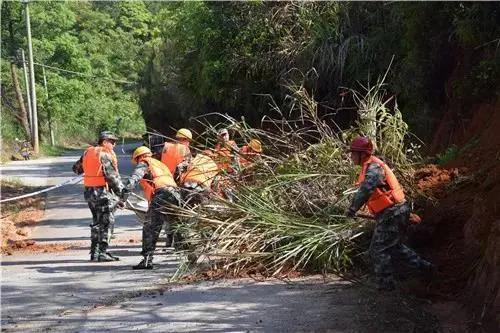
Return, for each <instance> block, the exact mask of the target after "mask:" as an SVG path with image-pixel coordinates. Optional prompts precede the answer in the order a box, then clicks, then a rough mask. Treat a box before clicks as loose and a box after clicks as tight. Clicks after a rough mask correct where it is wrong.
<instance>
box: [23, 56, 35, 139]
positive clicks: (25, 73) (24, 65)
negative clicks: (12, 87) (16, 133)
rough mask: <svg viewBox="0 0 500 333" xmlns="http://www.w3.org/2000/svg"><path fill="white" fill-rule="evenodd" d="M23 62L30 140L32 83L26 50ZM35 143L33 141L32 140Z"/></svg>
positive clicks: (31, 136)
mask: <svg viewBox="0 0 500 333" xmlns="http://www.w3.org/2000/svg"><path fill="white" fill-rule="evenodd" d="M21 61H22V62H23V71H24V82H25V85H26V100H27V101H28V103H27V104H28V120H29V122H30V129H31V132H30V138H33V111H32V108H31V95H30V81H29V78H28V75H29V73H28V67H26V58H25V56H24V49H21ZM31 141H33V140H31Z"/></svg>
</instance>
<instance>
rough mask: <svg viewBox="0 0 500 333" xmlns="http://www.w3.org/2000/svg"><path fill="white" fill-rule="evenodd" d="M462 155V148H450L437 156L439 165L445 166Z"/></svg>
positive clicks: (453, 146)
mask: <svg viewBox="0 0 500 333" xmlns="http://www.w3.org/2000/svg"><path fill="white" fill-rule="evenodd" d="M459 154H460V148H459V147H458V146H457V145H452V146H450V147H448V148H447V149H446V150H445V151H444V152H442V153H441V154H437V155H436V159H437V163H438V164H439V165H445V164H447V163H449V162H451V161H453V160H455V159H456V158H457V157H458V156H459Z"/></svg>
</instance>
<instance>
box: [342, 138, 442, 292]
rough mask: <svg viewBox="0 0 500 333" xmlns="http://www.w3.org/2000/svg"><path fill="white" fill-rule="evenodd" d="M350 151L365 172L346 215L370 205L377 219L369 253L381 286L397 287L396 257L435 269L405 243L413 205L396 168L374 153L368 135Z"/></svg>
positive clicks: (386, 288) (424, 268)
mask: <svg viewBox="0 0 500 333" xmlns="http://www.w3.org/2000/svg"><path fill="white" fill-rule="evenodd" d="M350 151H351V158H352V160H353V162H354V163H355V164H357V165H361V173H360V175H359V178H358V182H357V185H358V186H359V188H358V191H357V192H356V194H355V196H354V198H353V200H352V203H351V205H350V207H349V209H348V210H347V212H346V215H347V216H348V217H354V216H355V215H356V212H357V211H358V210H359V209H360V208H361V207H363V206H364V205H366V206H367V208H368V210H369V211H370V213H371V214H372V215H373V216H374V217H375V220H376V221H377V225H376V227H375V231H374V233H373V237H372V241H371V244H370V249H369V255H370V258H371V260H372V262H373V264H374V271H375V277H376V279H377V285H378V288H379V289H383V290H392V289H394V287H395V282H394V276H393V273H394V262H393V261H394V260H396V259H399V260H402V261H403V262H405V263H406V264H407V265H409V266H410V267H412V268H416V269H419V270H421V271H423V272H431V271H432V270H433V265H432V264H431V263H430V262H428V261H426V260H424V259H422V258H421V257H420V256H418V255H417V254H416V253H415V252H414V251H413V250H412V249H410V248H408V247H407V246H405V245H404V244H403V240H404V235H405V232H406V229H407V227H408V225H409V217H410V206H409V204H408V202H407V201H406V200H405V195H404V193H403V188H402V187H401V186H400V184H399V182H398V180H397V179H396V177H395V176H394V173H393V172H392V170H391V169H390V168H389V167H388V166H387V164H385V163H384V162H383V161H382V160H380V159H379V158H377V157H375V156H373V155H372V154H373V144H372V142H371V140H370V139H368V138H366V137H357V138H355V139H354V140H353V141H352V143H351V149H350Z"/></svg>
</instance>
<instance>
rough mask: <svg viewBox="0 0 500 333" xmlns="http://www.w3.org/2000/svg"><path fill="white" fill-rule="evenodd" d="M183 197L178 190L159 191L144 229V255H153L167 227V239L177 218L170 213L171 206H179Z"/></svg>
mask: <svg viewBox="0 0 500 333" xmlns="http://www.w3.org/2000/svg"><path fill="white" fill-rule="evenodd" d="M180 201H181V197H180V194H179V191H178V190H177V189H176V188H173V187H168V188H164V189H159V190H157V191H156V192H155V194H154V195H153V199H152V200H151V203H150V204H149V211H148V218H147V219H146V221H145V222H144V225H143V227H142V255H143V256H147V255H151V256H152V255H153V253H154V251H155V249H156V243H157V242H158V238H159V237H160V233H161V230H162V228H163V226H164V225H165V232H166V234H167V237H168V236H169V235H170V233H171V231H170V229H171V224H172V222H173V220H174V219H175V217H174V216H173V214H171V213H169V212H168V209H169V205H175V206H179V205H180Z"/></svg>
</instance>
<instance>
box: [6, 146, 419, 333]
mask: <svg viewBox="0 0 500 333" xmlns="http://www.w3.org/2000/svg"><path fill="white" fill-rule="evenodd" d="M127 148H129V149H130V148H131V146H128V147H126V149H127ZM117 150H118V151H120V147H118V149H117ZM80 153H81V152H77V151H76V152H74V153H71V154H68V155H66V156H63V157H57V158H49V159H43V160H35V161H26V162H25V161H19V162H12V163H9V164H7V165H3V166H1V167H0V171H1V172H2V177H6V178H16V179H17V180H20V181H22V182H24V183H25V184H27V185H33V186H46V185H53V184H57V183H60V182H62V181H65V180H67V179H70V178H72V177H74V174H73V173H72V171H71V165H72V163H73V162H74V161H75V160H77V159H78V157H79V154H80ZM118 155H119V167H120V171H121V173H122V174H123V175H128V174H130V173H131V171H132V165H131V163H130V155H129V154H128V153H125V154H124V153H121V152H120V153H119V154H118ZM82 192H83V187H82V185H81V184H77V185H68V186H66V187H63V188H60V189H57V190H55V191H53V192H50V193H49V194H48V195H47V206H46V211H45V215H44V217H43V219H42V221H41V222H40V223H39V224H38V226H37V227H35V229H34V230H33V234H32V237H33V239H34V240H35V241H36V242H38V243H39V244H53V243H61V242H62V243H65V244H69V245H71V246H72V247H73V248H72V249H71V250H66V251H62V252H57V253H44V252H41V253H33V252H15V253H14V254H13V255H11V256H4V257H3V258H2V286H1V301H2V304H1V327H2V332H51V331H53V332H137V331H141V332H377V331H380V330H379V329H382V331H384V332H413V331H421V330H419V329H418V328H419V327H420V326H418V325H419V324H418V323H417V322H415V320H414V319H411V318H410V319H407V318H406V319H405V318H404V316H402V317H401V316H399V317H398V316H395V315H394V314H393V313H392V312H391V313H390V314H389V315H388V318H389V319H388V320H387V323H389V324H387V325H389V326H387V325H386V324H384V325H385V326H384V327H378V328H374V326H373V325H374V321H373V318H375V317H377V318H385V317H384V315H380V313H379V312H380V311H381V309H378V308H377V306H375V308H373V310H369V311H367V309H369V307H370V306H371V305H370V304H371V303H370V302H371V301H369V300H370V299H375V300H376V299H377V298H378V297H379V296H378V295H377V294H376V293H373V291H370V290H368V291H367V290H364V289H361V288H359V287H355V286H352V285H350V284H349V283H345V282H341V281H339V280H338V279H336V278H334V277H330V278H328V279H327V280H324V278H323V277H321V276H313V277H308V278H304V279H298V280H294V281H287V282H283V281H279V280H266V281H254V280H249V279H240V280H229V281H215V282H200V283H194V284H184V285H181V284H178V285H173V284H172V283H169V280H170V278H171V277H172V276H173V274H174V273H175V271H176V270H177V267H178V265H179V258H178V257H177V255H176V254H175V253H171V252H169V251H164V250H165V249H163V248H161V247H160V248H159V249H158V251H157V252H158V255H157V256H156V257H155V261H156V262H157V263H158V264H159V265H158V268H157V269H154V270H152V271H133V270H131V269H130V268H131V266H132V265H134V264H136V263H137V262H138V261H139V260H140V255H139V252H140V243H139V241H140V237H141V226H140V224H139V223H138V222H137V219H136V217H135V215H134V214H133V213H130V212H128V211H120V212H119V213H118V215H117V218H116V229H115V231H116V239H115V240H114V241H113V242H112V246H111V248H110V250H111V251H112V252H113V253H115V254H117V255H119V256H120V257H121V261H119V262H113V263H94V262H89V261H88V259H89V254H88V247H89V240H88V238H89V235H90V230H89V227H88V225H89V222H90V219H91V215H90V211H89V209H88V207H87V205H86V203H85V202H84V200H83V194H82ZM160 245H161V244H160ZM369 295H371V296H369ZM396 299H399V298H395V299H394V302H396V303H397V301H396ZM386 301H387V300H386V299H385V298H384V302H386ZM375 302H378V301H375ZM391 304H392V303H391ZM404 304H406V305H405V306H406V307H408V306H409V305H408V303H404ZM396 308H397V309H398V311H402V310H404V306H401V309H399V307H396ZM412 311H413V309H412ZM374 316H375V317H374ZM384 320H385V319H384ZM415 329H417V330H415Z"/></svg>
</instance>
